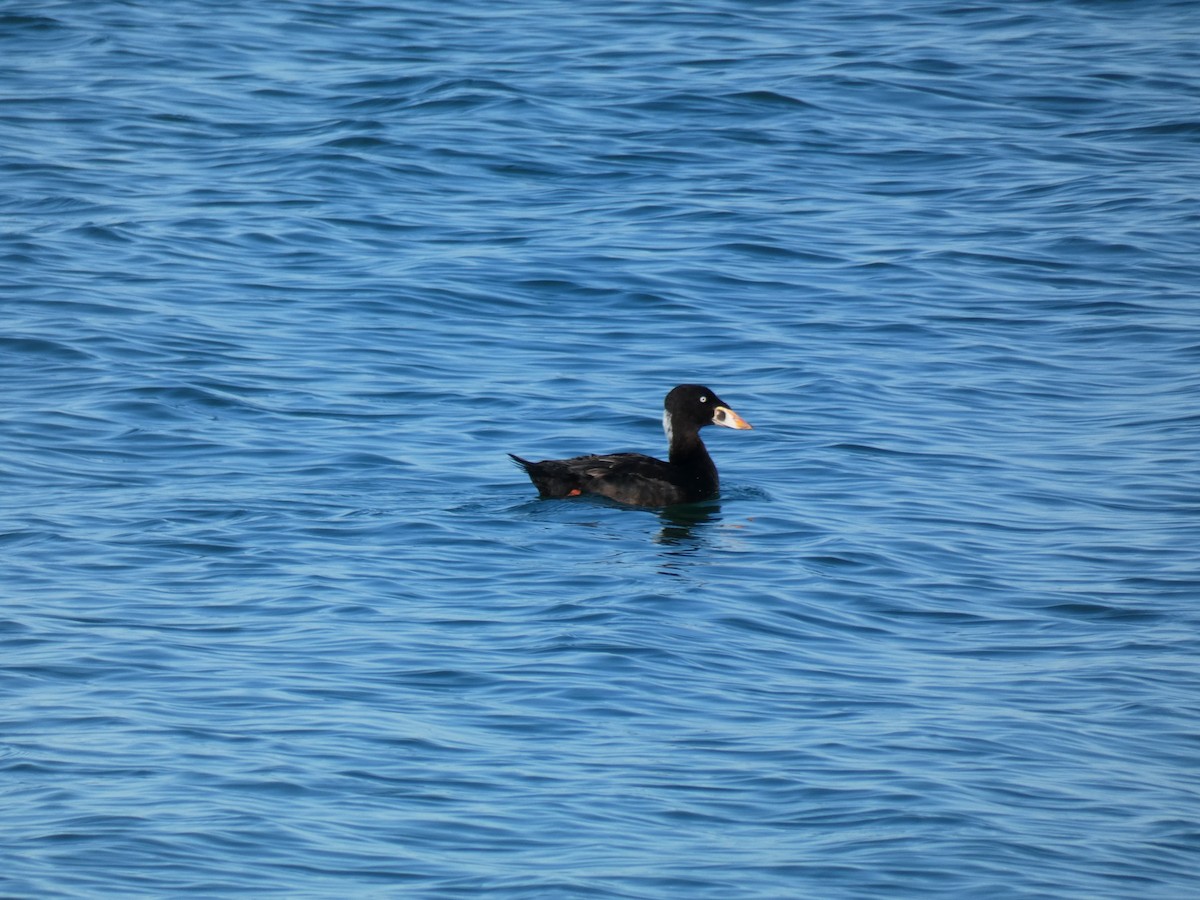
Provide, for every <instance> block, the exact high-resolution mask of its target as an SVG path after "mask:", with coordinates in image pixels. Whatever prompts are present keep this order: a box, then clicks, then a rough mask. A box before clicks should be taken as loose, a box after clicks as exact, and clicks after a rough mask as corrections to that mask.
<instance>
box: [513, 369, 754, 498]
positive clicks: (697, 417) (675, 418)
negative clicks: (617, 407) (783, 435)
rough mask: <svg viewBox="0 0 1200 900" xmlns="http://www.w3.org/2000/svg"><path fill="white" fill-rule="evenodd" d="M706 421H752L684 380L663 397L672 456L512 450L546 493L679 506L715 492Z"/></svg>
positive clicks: (732, 424) (729, 424)
mask: <svg viewBox="0 0 1200 900" xmlns="http://www.w3.org/2000/svg"><path fill="white" fill-rule="evenodd" d="M705 425H721V426H724V427H726V428H736V429H739V430H743V429H748V428H750V427H751V426H750V424H749V423H748V422H747V421H746V420H745V419H743V418H742V417H741V416H739V415H738V414H737V413H735V412H734V411H733V410H732V409H730V408H729V407H728V406H727V405H726V404H725V403H724V402H723V401H722V400H721V399H720V398H719V397H718V396H717V395H716V394H714V393H713V392H712V391H711V390H709V389H708V388H706V387H704V386H703V385H699V384H681V385H679V386H678V387H676V388H675V389H674V390H672V391H671V392H670V393H669V394H667V397H666V400H664V401H663V430H664V431H666V433H667V444H668V458H667V460H665V461H664V460H661V459H655V458H654V457H653V456H645V455H643V454H641V453H606V454H595V455H590V456H574V457H571V458H570V459H544V460H541V461H540V462H531V461H530V460H527V459H522V458H521V457H519V456H516V455H515V454H512V453H510V454H509V456H510V457H512V459H513V461H514V462H516V464H517V465H519V466H520V467H521V468H523V469H524V470H525V472H526V474H528V475H529V479H530V480H531V481H532V482H533V484H534V486H535V487H537V489H538V493H539V494H540V495H541V496H542V497H543V498H563V497H577V496H580V495H581V494H598V495H600V496H602V497H608V498H609V499H612V500H616V501H617V502H619V503H628V504H631V505H633V506H674V505H676V504H679V503H695V502H697V501H699V500H707V499H709V498H710V497H713V496H715V495H716V493H717V490H718V489H719V487H720V480H719V478H718V476H717V467H716V465H715V464H714V463H713V461H712V457H711V456H709V455H708V449H707V448H706V447H705V446H704V442H703V441H702V440H701V439H700V429H701V428H703V427H704V426H705Z"/></svg>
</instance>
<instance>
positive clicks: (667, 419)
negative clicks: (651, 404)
mask: <svg viewBox="0 0 1200 900" xmlns="http://www.w3.org/2000/svg"><path fill="white" fill-rule="evenodd" d="M663 431H665V432H666V433H667V446H668V447H669V446H671V441H672V440H673V436H672V434H671V414H670V413H669V412H667V411H666V410H665V409H664V410H663Z"/></svg>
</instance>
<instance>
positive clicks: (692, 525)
mask: <svg viewBox="0 0 1200 900" xmlns="http://www.w3.org/2000/svg"><path fill="white" fill-rule="evenodd" d="M658 518H659V521H660V523H661V525H662V527H661V528H660V529H659V532H658V534H657V535H656V536H655V538H654V542H655V543H656V544H658V545H659V546H660V548H661V555H662V563H661V564H660V566H659V569H658V571H659V573H660V574H662V575H672V576H675V577H677V578H678V577H680V576H681V575H682V574H683V570H685V569H687V568H690V567H692V566H694V565H696V563H697V562H698V561H699V560H698V558H697V557H698V556H703V551H704V549H705V547H706V546H707V543H708V533H709V532H710V531H711V529H712V527H713V526H714V525H716V524H717V523H719V522H720V521H721V519H722V518H723V517H722V515H721V504H720V502H719V501H717V500H707V501H705V502H703V503H689V504H686V505H682V506H668V507H666V508H665V509H662V510H659V511H658Z"/></svg>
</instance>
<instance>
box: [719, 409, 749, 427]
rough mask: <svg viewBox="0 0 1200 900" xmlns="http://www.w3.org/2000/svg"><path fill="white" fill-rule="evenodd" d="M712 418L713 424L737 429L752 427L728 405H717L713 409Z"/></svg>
mask: <svg viewBox="0 0 1200 900" xmlns="http://www.w3.org/2000/svg"><path fill="white" fill-rule="evenodd" d="M712 420H713V424H714V425H723V426H725V427H726V428H736V429H737V430H738V431H745V430H746V429H748V428H753V427H754V426H753V425H751V424H750V423H749V422H747V421H746V420H745V419H743V418H742V417H741V416H739V415H738V414H737V413H735V412H734V411H733V410H732V409H730V408H729V407H728V406H718V407H717V408H716V409H714V410H713V417H712Z"/></svg>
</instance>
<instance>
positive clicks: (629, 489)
mask: <svg viewBox="0 0 1200 900" xmlns="http://www.w3.org/2000/svg"><path fill="white" fill-rule="evenodd" d="M509 456H511V457H512V458H513V460H514V461H515V462H516V463H517V465H519V466H520V467H521V468H523V469H524V470H525V472H526V473H527V474H528V475H529V479H530V481H532V482H533V484H534V486H535V487H537V489H538V493H539V494H541V495H542V496H543V497H574V496H578V495H579V494H600V495H601V496H604V497H609V498H611V499H613V500H617V501H620V502H621V503H632V504H634V505H636V506H670V505H671V504H673V503H682V502H684V500H685V499H686V496H685V492H684V490H683V488H682V487H680V486H679V485H678V484H677V480H678V472H677V471H676V470H675V467H674V466H672V465H671V464H670V463H667V462H663V461H662V460H661V459H655V458H654V457H653V456H645V455H644V454H641V453H607V454H595V455H591V456H574V457H571V458H570V459H544V460H542V461H540V462H531V461H529V460H527V459H522V458H521V457H519V456H514V455H513V454H511V453H510V454H509Z"/></svg>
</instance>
